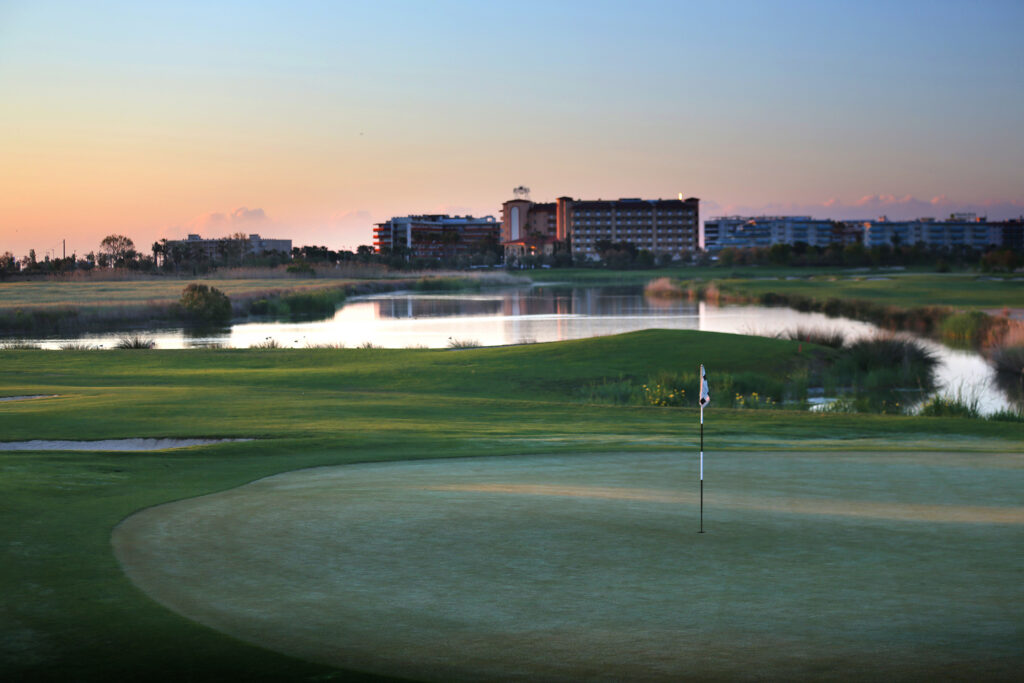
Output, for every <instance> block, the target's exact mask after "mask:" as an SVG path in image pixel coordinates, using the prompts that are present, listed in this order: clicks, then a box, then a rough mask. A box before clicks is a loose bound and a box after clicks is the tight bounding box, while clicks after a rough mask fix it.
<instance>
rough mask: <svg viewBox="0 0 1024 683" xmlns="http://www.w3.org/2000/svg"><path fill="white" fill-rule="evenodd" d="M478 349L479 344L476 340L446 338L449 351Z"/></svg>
mask: <svg viewBox="0 0 1024 683" xmlns="http://www.w3.org/2000/svg"><path fill="white" fill-rule="evenodd" d="M479 347H480V342H479V341H477V340H476V339H452V338H451V337H449V338H448V348H449V349H476V348H479Z"/></svg>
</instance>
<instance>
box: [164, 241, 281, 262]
mask: <svg viewBox="0 0 1024 683" xmlns="http://www.w3.org/2000/svg"><path fill="white" fill-rule="evenodd" d="M175 252H177V253H181V254H182V255H183V256H184V257H185V258H189V259H192V260H196V261H209V262H210V263H221V262H227V261H229V260H231V259H236V258H240V257H246V256H264V255H267V254H270V253H273V252H276V253H280V254H282V255H284V256H291V253H292V241H291V240H279V239H264V238H262V237H260V236H259V235H256V234H253V235H249V236H248V237H245V238H244V239H237V238H235V237H221V238H203V237H200V236H199V235H196V234H190V235H189V236H188V238H187V239H183V240H167V241H166V245H164V246H163V257H164V258H165V259H166V258H167V255H168V254H173V253H175Z"/></svg>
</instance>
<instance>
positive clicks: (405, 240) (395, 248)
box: [373, 214, 501, 259]
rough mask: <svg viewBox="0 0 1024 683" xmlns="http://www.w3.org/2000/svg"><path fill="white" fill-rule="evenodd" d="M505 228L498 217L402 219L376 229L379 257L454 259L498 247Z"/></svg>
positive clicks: (375, 242)
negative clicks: (497, 219)
mask: <svg viewBox="0 0 1024 683" xmlns="http://www.w3.org/2000/svg"><path fill="white" fill-rule="evenodd" d="M500 237H501V224H500V223H498V222H497V221H496V220H495V219H494V216H484V217H482V218H474V217H473V216H449V215H447V214H424V215H416V216H399V217H395V218H392V219H391V220H389V221H387V222H384V223H377V224H376V225H375V226H374V228H373V248H374V250H375V251H376V252H377V253H378V254H381V253H392V252H397V253H403V254H407V255H409V256H414V257H417V258H438V259H439V258H442V257H448V258H451V257H454V256H459V255H461V254H469V253H474V252H478V251H482V250H483V249H485V248H486V247H487V246H488V245H493V244H497V243H498V240H499V239H500Z"/></svg>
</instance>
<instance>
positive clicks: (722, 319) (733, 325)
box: [31, 284, 1010, 413]
mask: <svg viewBox="0 0 1024 683" xmlns="http://www.w3.org/2000/svg"><path fill="white" fill-rule="evenodd" d="M797 326H800V327H810V328H819V329H820V328H824V329H837V330H840V331H842V332H843V333H845V334H846V336H847V338H856V337H861V336H871V335H874V334H877V333H879V332H880V330H879V328H877V327H876V326H874V325H872V324H870V323H865V322H860V321H856V320H850V319H847V318H829V317H827V316H825V315H824V314H822V313H803V312H800V311H796V310H793V309H789V308H769V307H764V306H714V305H710V304H707V303H705V302H693V301H685V300H677V299H653V298H648V297H645V296H644V294H643V288H642V287H638V286H634V287H571V286H564V285H557V284H538V285H534V286H532V287H523V288H515V289H502V290H488V291H484V292H480V293H466V292H454V293H422V294H421V293H412V292H392V293H387V294H375V295H371V296H365V297H357V298H353V299H350V300H349V301H347V302H346V303H345V304H344V305H342V306H340V307H339V308H338V310H337V311H336V312H335V314H334V316H333V317H331V318H328V319H324V320H313V321H298V322H284V321H252V322H242V323H237V324H235V325H232V326H231V327H230V328H224V329H223V330H220V331H216V332H212V333H203V334H200V335H195V334H193V333H190V332H188V331H186V330H183V329H164V330H152V331H148V332H146V333H145V334H146V336H148V337H151V338H153V339H154V340H155V341H156V345H157V348H195V347H209V346H226V347H227V346H230V347H235V348H248V347H251V346H256V345H258V344H262V343H265V342H267V341H270V340H273V341H274V342H276V343H277V344H279V345H281V346H284V347H292V348H304V347H307V346H317V345H343V346H346V347H357V346H362V345H367V344H372V345H373V346H380V347H387V348H416V347H423V348H444V347H447V346H449V345H450V344H452V343H453V342H455V343H475V344H478V345H481V346H499V345H504V344H524V343H534V342H550V341H561V340H566V339H581V338H586V337H596V336H603V335H611V334H620V333H623V332H632V331H635V330H644V329H651V328H664V329H682V330H702V331H713V332H732V333H739V334H754V335H761V336H772V335H776V334H779V333H781V332H785V331H787V330H792V329H794V328H796V327H797ZM119 336H121V335H118V334H109V333H108V334H101V335H83V336H81V337H77V338H75V339H73V340H71V339H52V338H51V339H38V340H31V341H32V342H33V343H38V344H39V345H41V346H43V347H44V348H59V347H60V345H61V344H63V343H67V342H69V341H77V342H81V343H86V344H93V345H96V346H101V347H104V348H110V347H112V346H114V345H115V344H116V343H117V340H118V338H119ZM921 341H922V343H924V344H925V345H926V346H927V347H928V348H929V349H931V350H932V351H934V352H935V353H936V354H937V355H938V356H939V358H940V361H941V362H940V366H939V368H938V376H937V379H938V382H939V387H940V392H946V393H949V392H951V393H954V394H955V393H957V392H958V391H959V392H961V393H962V394H963V395H965V396H968V397H977V398H978V399H979V402H980V408H981V410H982V412H984V413H990V412H994V411H996V410H1000V409H1004V408H1007V407H1010V403H1009V401H1008V400H1007V398H1006V396H1005V395H1004V394H1003V393H1002V392H1001V391H999V390H998V388H997V387H996V386H995V383H994V377H995V373H994V371H993V370H992V368H991V367H990V366H989V365H988V363H987V362H986V361H985V359H984V358H982V357H981V355H979V354H978V353H975V352H972V351H960V350H954V349H950V348H947V347H945V346H943V345H941V344H938V343H935V342H933V341H931V340H927V339H922V340H921Z"/></svg>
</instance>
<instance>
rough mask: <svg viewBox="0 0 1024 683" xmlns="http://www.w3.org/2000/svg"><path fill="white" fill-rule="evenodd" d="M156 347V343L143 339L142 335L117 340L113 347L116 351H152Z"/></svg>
mask: <svg viewBox="0 0 1024 683" xmlns="http://www.w3.org/2000/svg"><path fill="white" fill-rule="evenodd" d="M155 346H156V342H155V341H153V340H152V339H150V338H149V337H143V336H142V335H138V334H135V335H132V336H130V337H121V338H120V339H118V340H117V344H115V345H114V348H116V349H152V348H153V347H155Z"/></svg>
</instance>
